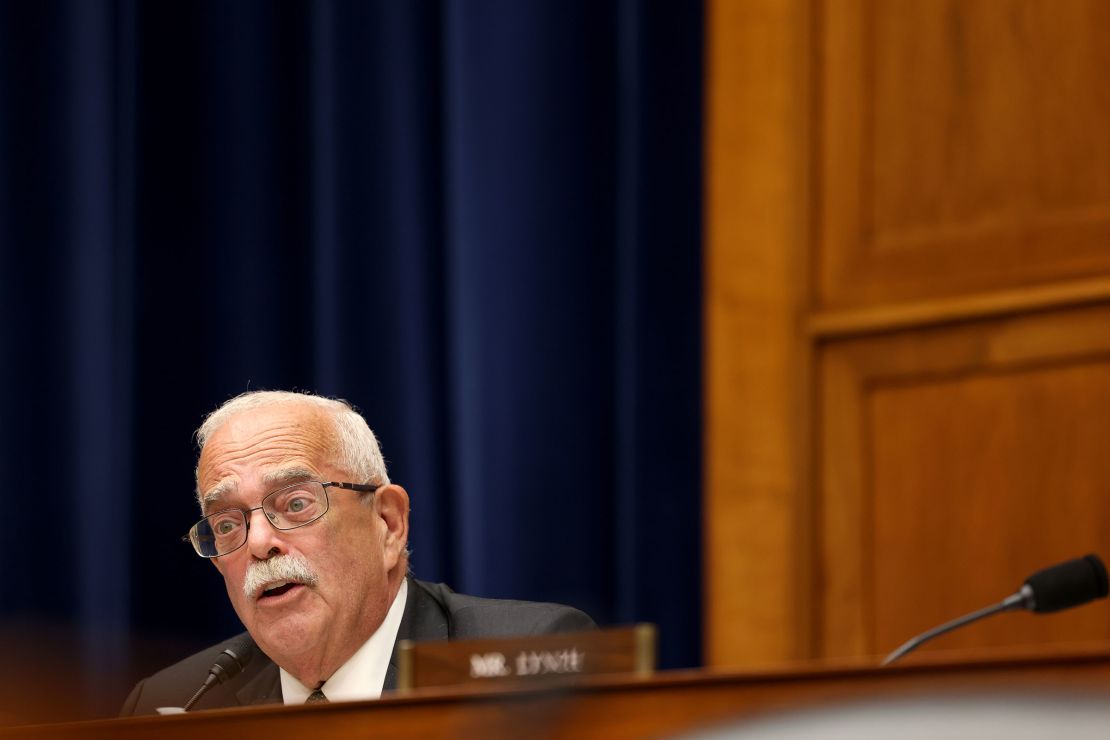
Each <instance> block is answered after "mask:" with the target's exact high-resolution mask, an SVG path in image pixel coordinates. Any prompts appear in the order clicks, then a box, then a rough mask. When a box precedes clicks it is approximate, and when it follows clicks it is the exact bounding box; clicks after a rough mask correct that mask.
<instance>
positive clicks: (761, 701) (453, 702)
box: [0, 645, 1110, 740]
mask: <svg viewBox="0 0 1110 740" xmlns="http://www.w3.org/2000/svg"><path fill="white" fill-rule="evenodd" d="M999 689H1003V690H1006V689H1022V690H1034V691H1036V690H1040V689H1046V690H1052V691H1060V690H1065V691H1075V692H1082V693H1084V694H1090V693H1092V692H1093V693H1095V694H1096V695H1104V696H1106V697H1107V698H1110V647H1108V646H1105V645H1100V646H1090V647H1085V648H1075V649H1071V650H1068V651H1067V652H1064V653H1061V652H1059V648H1056V653H1055V654H1052V655H1048V654H1045V653H1044V650H1043V649H1037V650H1030V651H1011V652H1009V653H1008V654H1007V655H1005V656H1003V657H983V656H981V655H980V656H978V657H976V656H975V655H970V654H967V653H963V654H928V655H923V656H920V657H916V658H915V660H914V662H912V663H907V664H906V665H901V666H894V667H891V668H884V669H880V668H876V667H875V666H874V662H868V663H866V664H865V663H862V662H853V663H843V664H838V665H830V664H824V665H819V666H812V665H810V666H794V667H788V668H787V667H779V668H773V669H768V670H762V671H746V672H742V673H725V672H712V671H683V672H671V673H660V674H657V675H656V676H654V677H650V678H644V679H639V680H637V679H626V678H618V677H600V676H599V677H593V678H588V679H585V680H582V681H581V682H579V683H575V684H573V685H566V686H562V687H557V688H543V689H541V688H530V687H526V686H517V687H514V688H509V689H507V690H500V691H490V690H486V689H484V688H465V689H454V690H450V691H442V690H440V691H434V692H433V691H430V690H426V691H418V692H414V693H412V694H411V695H408V696H404V697H397V696H395V697H393V698H389V699H383V700H381V701H376V702H351V703H340V704H328V705H323V706H320V705H313V706H298V707H283V706H269V707H261V708H239V709H222V710H213V711H207V712H198V713H196V714H189V715H182V716H171V717H139V718H133V719H125V720H102V721H96V722H74V723H69V724H56V725H38V726H33V727H16V728H7V729H3V730H0V737H3V738H36V739H37V738H47V737H49V738H70V739H72V740H78V739H81V740H84V739H87V738H123V739H127V738H134V739H135V740H138V739H139V738H150V737H156V738H170V739H173V738H180V739H181V740H198V739H199V740H215V739H216V738H234V740H244V739H245V738H251V737H265V738H267V739H268V740H281V739H282V738H297V739H298V740H303V739H304V738H313V740H316V739H317V738H319V739H320V740H327V739H329V738H336V740H338V739H340V738H343V739H347V738H358V737H374V738H404V739H405V740H412V738H414V737H421V738H423V737H463V738H467V739H468V740H479V739H480V738H483V739H484V738H490V737H530V738H531V737H540V738H563V737H566V738H570V737H573V738H614V737H620V738H625V737H630V738H647V737H662V736H667V735H670V734H673V733H677V732H681V731H684V730H692V729H696V728H701V727H707V726H712V725H713V724H716V723H719V722H723V721H729V720H733V721H735V720H740V719H743V718H755V717H759V716H766V715H767V714H768V713H772V712H777V711H787V710H797V709H801V708H807V707H819V706H822V705H824V706H828V705H837V704H840V703H843V702H845V701H849V700H853V699H864V698H871V699H881V698H884V697H907V696H913V695H915V694H923V693H938V692H942V693H957V694H966V693H969V692H974V691H977V690H983V691H986V690H992V691H993V690H999Z"/></svg>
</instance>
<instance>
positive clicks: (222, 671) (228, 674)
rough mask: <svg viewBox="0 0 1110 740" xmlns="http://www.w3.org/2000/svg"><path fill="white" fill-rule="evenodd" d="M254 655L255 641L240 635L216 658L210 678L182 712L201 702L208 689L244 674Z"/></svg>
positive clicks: (209, 672)
mask: <svg viewBox="0 0 1110 740" xmlns="http://www.w3.org/2000/svg"><path fill="white" fill-rule="evenodd" d="M254 653H255V646H254V640H252V639H251V637H250V635H247V634H243V635H240V636H239V637H237V638H235V639H234V640H233V641H232V642H230V643H228V645H227V647H226V648H224V651H223V652H222V653H220V654H219V655H218V656H216V662H215V663H213V664H212V667H211V668H209V669H208V678H206V679H204V685H202V686H201V687H200V688H199V689H197V693H195V694H193V698H192V699H190V700H189V701H187V702H186V703H185V707H184V708H183V710H182V711H185V712H188V711H189V709H191V708H192V706H193V705H194V704H196V703H197V702H198V701H200V697H202V696H204V694H205V692H207V691H208V689H210V688H212V687H213V686H215V685H216V684H221V683H224V682H225V681H230V680H231V679H233V678H235V677H236V676H238V675H239V674H240V673H242V672H243V669H244V668H246V667H247V663H250V662H251V658H253V657H254Z"/></svg>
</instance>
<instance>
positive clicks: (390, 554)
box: [122, 391, 593, 714]
mask: <svg viewBox="0 0 1110 740" xmlns="http://www.w3.org/2000/svg"><path fill="white" fill-rule="evenodd" d="M197 440H198V443H199V445H200V458H199V459H198V461H197V470H196V478H197V496H198V498H199V500H200V507H201V513H202V515H203V516H204V518H203V519H201V520H200V521H199V522H197V523H196V524H195V525H193V527H192V529H190V530H189V539H190V541H191V542H192V544H193V547H194V548H195V549H196V551H197V554H199V555H200V556H201V557H204V558H208V559H210V560H211V561H212V563H213V565H215V566H216V569H217V570H218V571H219V572H220V575H222V576H223V578H224V583H225V585H226V586H227V594H228V597H229V598H230V599H231V603H232V606H234V607H235V612H236V613H237V614H238V615H239V619H241V620H242V622H243V625H244V626H245V627H246V628H247V632H249V633H250V636H251V637H252V638H253V639H254V641H255V642H256V643H257V645H258V647H259V649H260V650H261V653H262V654H261V655H258V656H257V657H255V658H254V659H253V660H252V661H251V662H250V663H249V665H248V666H247V667H246V669H245V670H244V671H243V673H242V674H240V675H239V676H238V677H236V678H234V679H231V680H229V681H228V682H226V683H224V684H221V685H219V686H216V687H215V688H213V689H212V690H211V691H209V692H208V693H207V694H206V695H205V696H204V697H203V698H202V699H201V700H200V701H199V702H198V703H197V704H196V707H195V708H197V709H204V708H212V707H226V706H239V705H244V704H261V703H279V702H284V703H285V704H299V703H303V702H305V701H306V700H308V699H311V700H313V701H317V700H323V699H329V700H355V699H372V698H377V697H378V696H379V695H380V694H381V692H382V691H383V690H389V689H392V688H394V687H395V684H396V679H397V675H396V652H395V645H396V643H397V641H398V640H399V639H412V640H444V639H467V638H481V637H495V636H509V635H520V634H534V633H539V632H557V631H569V630H576V629H588V628H590V627H592V626H593V622H591V621H590V618H589V617H587V616H586V615H585V614H583V613H582V612H580V611H577V610H575V609H571V608H570V607H565V606H559V605H556V604H537V603H529V602H522V601H498V600H491V599H479V598H474V597H470V596H463V595H460V594H456V593H454V592H452V591H451V590H450V589H449V588H447V587H446V586H444V585H442V584H434V585H433V584H429V583H424V582H421V581H417V580H415V579H413V578H410V577H407V573H408V553H407V549H406V545H407V542H408V531H409V518H408V514H409V497H408V494H407V493H406V492H405V489H403V488H401V487H400V486H398V485H395V484H393V483H390V482H389V478H388V477H387V475H386V470H385V463H384V461H383V460H382V455H381V452H380V450H379V449H378V443H377V440H376V439H375V437H374V434H373V432H371V431H370V428H369V427H368V426H367V425H366V422H365V421H364V420H363V418H362V417H361V416H360V415H359V414H358V413H356V412H355V411H354V410H353V409H352V408H351V407H350V406H348V405H347V404H346V403H344V402H342V401H336V400H331V399H327V398H321V397H319V396H312V395H307V394H299V393H285V392H274V391H259V392H253V393H246V394H243V395H241V396H238V397H236V398H234V399H232V400H230V401H228V402H227V403H225V404H224V405H223V406H221V407H220V408H219V409H217V410H216V411H214V412H213V413H212V414H211V415H209V416H208V418H207V419H206V420H205V421H204V423H203V424H202V425H201V427H200V429H199V430H198V431H197ZM233 639H234V638H233ZM228 642H231V641H228ZM227 644H228V643H221V644H220V645H216V646H213V647H211V648H209V649H208V650H204V651H201V652H200V653H197V654H196V655H193V656H192V657H189V658H186V659H185V660H183V661H181V662H180V663H177V664H175V665H173V666H170V667H169V668H166V669H165V670H163V671H160V672H159V673H156V674H154V675H153V676H151V677H149V678H146V679H144V680H143V681H140V682H139V684H138V685H137V686H136V687H135V689H134V690H133V691H132V692H131V695H130V696H129V697H128V699H127V701H126V703H125V704H124V707H123V710H122V713H123V714H144V713H152V712H153V711H154V710H155V708H157V707H163V706H181V705H183V704H184V703H185V702H186V700H187V699H189V697H190V696H191V695H192V694H193V692H194V690H195V689H197V688H198V687H199V686H200V684H201V683H202V682H203V681H204V679H205V678H206V677H207V675H208V669H209V668H210V667H211V666H212V664H213V661H215V659H216V657H217V656H218V655H219V654H220V653H221V651H222V650H223V649H224V647H226V645H227Z"/></svg>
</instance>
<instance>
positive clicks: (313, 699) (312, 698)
mask: <svg viewBox="0 0 1110 740" xmlns="http://www.w3.org/2000/svg"><path fill="white" fill-rule="evenodd" d="M323 685H324V684H320V686H317V687H316V690H315V691H313V692H312V693H311V694H309V695H308V698H307V699H305V700H304V703H305V704H317V703H319V702H323V703H324V704H327V703H328V697H326V696H325V695H324V692H323V691H321V690H320V688H321V687H322V686H323Z"/></svg>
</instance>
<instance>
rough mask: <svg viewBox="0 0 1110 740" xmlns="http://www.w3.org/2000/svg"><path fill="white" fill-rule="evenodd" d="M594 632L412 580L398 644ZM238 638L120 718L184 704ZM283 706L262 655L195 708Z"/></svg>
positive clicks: (562, 618) (135, 700) (577, 619)
mask: <svg viewBox="0 0 1110 740" xmlns="http://www.w3.org/2000/svg"><path fill="white" fill-rule="evenodd" d="M594 627H595V625H594V623H593V620H591V619H590V618H589V617H588V616H586V615H585V614H584V613H582V612H580V611H578V610H577V609H572V608H571V607H569V606H561V605H559V604H541V603H536V602H532V601H503V600H500V599H479V598H476V597H474V596H464V595H462V594H457V593H455V592H454V591H452V590H451V589H450V588H448V587H447V586H445V585H443V584H442V583H434V584H433V583H425V582H423V581H418V580H416V579H414V578H410V579H409V589H408V600H407V602H406V603H405V613H404V616H403V617H402V618H401V626H400V627H399V628H398V631H397V640H398V641H400V640H415V641H418V642H420V641H425V640H470V639H480V638H484V637H511V636H518V635H531V634H542V633H550V632H573V631H575V630H585V629H593V628H594ZM234 639H236V638H232V639H231V640H225V641H224V642H221V643H220V644H218V645H213V646H212V647H210V648H208V649H207V650H202V651H200V652H199V653H196V654H195V655H192V656H190V657H188V658H186V659H185V660H182V661H181V662H179V663H175V664H174V665H172V666H170V667H169V668H166V669H164V670H161V671H159V672H158V673H155V674H154V675H153V676H150V677H148V678H145V679H143V680H142V681H140V682H139V683H138V685H137V686H135V688H134V689H133V690H132V691H131V695H130V696H128V697H127V701H126V702H124V704H123V709H122V710H120V714H121V715H132V714H154V710H155V709H156V708H157V707H180V706H182V705H184V704H185V702H187V701H188V700H189V698H190V697H191V696H192V695H193V692H195V691H196V690H197V689H198V688H200V685H201V684H202V683H204V679H205V678H207V677H208V669H209V668H210V667H211V666H212V663H213V662H214V661H215V660H216V656H217V655H219V654H220V652H221V651H223V649H224V648H225V647H226V646H227V645H228V644H229V643H231V642H232V641H233V640H234ZM383 688H384V690H385V691H389V690H392V689H395V688H397V646H396V645H394V646H393V655H392V656H390V659H389V667H388V668H387V669H386V674H385V685H384V687H383ZM281 700H282V699H281V679H280V678H279V675H278V667H277V664H276V663H274V662H273V661H272V660H270V659H269V658H268V657H267V656H266V655H265V654H263V653H262V652H261V651H259V652H258V653H257V654H256V655H255V656H254V658H253V659H252V660H251V662H250V664H249V665H247V667H246V668H245V669H244V670H243V672H242V673H241V674H240V675H239V676H237V677H236V678H233V679H232V680H230V681H228V682H227V683H224V684H221V685H219V686H214V687H213V688H212V689H211V690H209V691H208V693H207V694H205V695H204V697H203V698H202V699H201V700H200V701H199V702H197V704H196V705H194V707H193V709H214V708H217V707H237V706H245V705H249V704H279V703H281Z"/></svg>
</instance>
